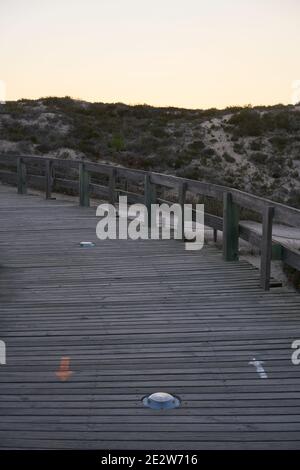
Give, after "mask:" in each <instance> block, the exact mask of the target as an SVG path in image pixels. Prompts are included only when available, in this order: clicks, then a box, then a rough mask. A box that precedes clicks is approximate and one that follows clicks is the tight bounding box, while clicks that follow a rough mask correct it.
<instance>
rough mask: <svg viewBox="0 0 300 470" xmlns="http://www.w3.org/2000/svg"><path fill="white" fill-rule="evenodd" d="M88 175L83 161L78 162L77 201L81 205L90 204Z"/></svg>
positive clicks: (86, 205) (87, 205)
mask: <svg viewBox="0 0 300 470" xmlns="http://www.w3.org/2000/svg"><path fill="white" fill-rule="evenodd" d="M89 186H90V176H89V172H88V170H87V169H86V165H85V163H79V203H80V205H81V206H83V207H89V205H90V195H89Z"/></svg>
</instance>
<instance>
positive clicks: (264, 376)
mask: <svg viewBox="0 0 300 470" xmlns="http://www.w3.org/2000/svg"><path fill="white" fill-rule="evenodd" d="M248 364H250V365H251V366H254V367H255V369H256V372H257V373H258V375H259V376H260V378H261V379H267V378H268V376H267V374H266V372H265V369H264V368H263V366H262V365H263V364H264V361H257V360H256V359H255V357H254V358H253V359H252V361H250V362H249V363H248Z"/></svg>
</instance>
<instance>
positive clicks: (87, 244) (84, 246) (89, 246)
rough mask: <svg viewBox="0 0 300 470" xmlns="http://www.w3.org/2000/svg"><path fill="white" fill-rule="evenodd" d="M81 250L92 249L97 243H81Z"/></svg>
mask: <svg viewBox="0 0 300 470" xmlns="http://www.w3.org/2000/svg"><path fill="white" fill-rule="evenodd" d="M80 246H81V248H92V247H93V246H95V243H93V242H80Z"/></svg>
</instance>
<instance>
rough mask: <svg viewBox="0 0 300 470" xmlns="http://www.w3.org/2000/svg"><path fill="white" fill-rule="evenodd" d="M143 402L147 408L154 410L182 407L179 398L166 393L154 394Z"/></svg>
mask: <svg viewBox="0 0 300 470" xmlns="http://www.w3.org/2000/svg"><path fill="white" fill-rule="evenodd" d="M142 402H143V404H144V405H145V406H146V407H147V408H152V409H153V410H170V409H172V408H178V407H179V406H180V400H179V398H177V397H175V396H173V395H171V394H170V393H166V392H155V393H152V394H151V395H149V396H147V397H144V398H143V400H142Z"/></svg>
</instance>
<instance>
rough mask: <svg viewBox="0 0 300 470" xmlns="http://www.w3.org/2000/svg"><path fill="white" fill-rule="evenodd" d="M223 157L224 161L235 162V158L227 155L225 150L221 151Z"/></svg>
mask: <svg viewBox="0 0 300 470" xmlns="http://www.w3.org/2000/svg"><path fill="white" fill-rule="evenodd" d="M223 158H224V160H226V162H228V163H235V158H234V157H232V156H231V155H229V153H227V152H224V153H223Z"/></svg>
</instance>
